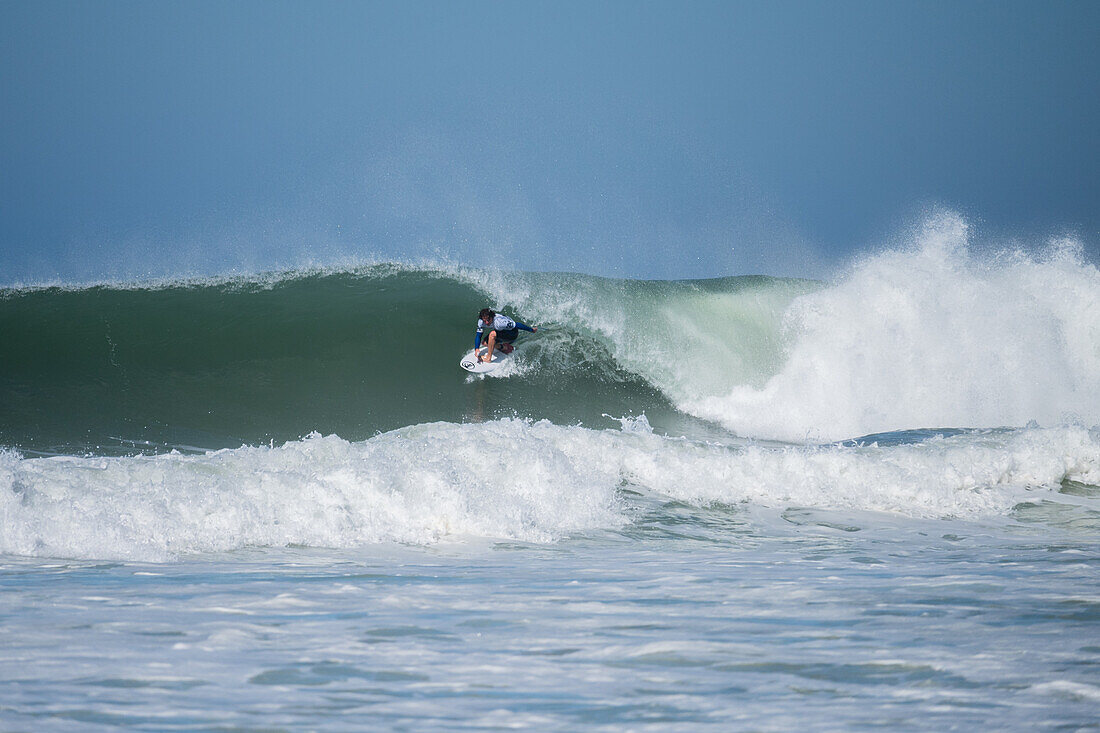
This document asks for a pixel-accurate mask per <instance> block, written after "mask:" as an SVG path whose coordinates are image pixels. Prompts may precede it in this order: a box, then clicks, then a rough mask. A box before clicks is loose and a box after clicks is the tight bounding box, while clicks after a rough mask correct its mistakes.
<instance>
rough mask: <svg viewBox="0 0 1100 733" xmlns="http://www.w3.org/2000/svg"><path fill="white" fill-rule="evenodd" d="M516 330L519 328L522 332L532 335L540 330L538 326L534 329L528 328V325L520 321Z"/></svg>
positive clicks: (517, 322)
mask: <svg viewBox="0 0 1100 733" xmlns="http://www.w3.org/2000/svg"><path fill="white" fill-rule="evenodd" d="M516 328H518V329H519V330H521V331H530V332H531V333H534V332H535V331H537V330H539V328H538V326H535V327H534V328H532V327H530V326H528V325H527V324H526V323H520V322H519V321H516Z"/></svg>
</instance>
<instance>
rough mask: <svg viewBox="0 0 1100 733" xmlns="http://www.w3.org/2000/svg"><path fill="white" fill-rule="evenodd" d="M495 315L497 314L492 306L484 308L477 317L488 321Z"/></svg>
mask: <svg viewBox="0 0 1100 733" xmlns="http://www.w3.org/2000/svg"><path fill="white" fill-rule="evenodd" d="M494 316H496V313H495V312H493V309H492V308H482V309H481V312H480V313H478V314H477V317H478V318H480V319H481V320H483V321H485V322H486V323H488V322H489V321H491V320H493V317H494Z"/></svg>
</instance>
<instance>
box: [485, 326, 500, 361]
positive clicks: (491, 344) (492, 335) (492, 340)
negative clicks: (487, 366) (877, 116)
mask: <svg viewBox="0 0 1100 733" xmlns="http://www.w3.org/2000/svg"><path fill="white" fill-rule="evenodd" d="M496 345H497V332H496V331H490V332H489V340H488V341H486V342H485V359H484V361H489V360H490V359H492V358H493V349H494V348H496Z"/></svg>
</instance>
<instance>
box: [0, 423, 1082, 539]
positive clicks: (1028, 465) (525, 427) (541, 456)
mask: <svg viewBox="0 0 1100 733" xmlns="http://www.w3.org/2000/svg"><path fill="white" fill-rule="evenodd" d="M640 424H641V421H640V420H636V421H634V422H633V423H632V425H633V426H637V425H640ZM625 425H626V423H624V426H625ZM1066 480H1073V481H1078V482H1081V483H1085V484H1098V483H1100V435H1097V434H1096V433H1095V432H1092V433H1090V432H1089V431H1088V430H1085V429H1084V428H1077V427H1063V428H1056V429H1026V430H1019V431H1009V432H982V433H972V434H964V435H957V436H953V437H948V438H933V439H930V440H926V441H924V442H920V443H915V444H908V445H895V446H880V445H877V444H870V445H824V446H787V447H771V446H763V445H757V444H751V443H749V444H743V445H718V444H713V443H706V442H699V441H691V440H686V439H682V438H669V437H665V436H661V435H657V434H654V433H652V432H648V431H646V430H637V429H632V430H629V431H626V432H624V431H621V430H592V429H588V428H584V427H579V426H559V425H554V424H551V423H549V422H547V421H540V422H534V423H532V422H528V421H524V420H516V419H507V420H500V421H495V422H489V423H482V424H455V423H429V424H424V425H417V426H412V427H408V428H403V429H401V430H397V431H393V432H391V433H386V434H382V435H378V436H376V437H374V438H371V439H369V440H366V441H361V442H349V441H346V440H343V439H341V438H339V437H336V436H324V437H322V436H320V435H312V436H309V437H307V438H304V439H302V440H298V441H292V442H289V443H286V444H285V445H282V446H278V447H264V446H259V447H242V448H239V449H227V450H221V451H216V452H211V453H207V454H205V455H181V454H176V453H173V454H165V455H159V456H133V457H125V458H110V457H91V458H80V457H53V458H21V457H20V456H18V455H17V454H14V453H10V452H9V453H4V454H0V553H10V554H22V555H37V556H58V557H72V558H128V559H143V560H164V559H169V558H172V557H175V556H179V555H181V554H187V553H202V552H221V551H229V550H234V549H238V548H242V547H246V546H285V545H307V546H320V547H354V546H360V545H364V544H370V543H378V542H402V543H411V544H430V543H433V542H437V541H439V540H441V539H443V538H448V537H449V538H457V539H461V538H463V537H482V538H491V539H514V540H522V541H532V542H548V541H554V540H556V539H560V538H562V537H565V536H567V535H570V534H573V533H577V532H584V531H590V530H615V529H617V528H620V527H622V526H624V525H626V524H628V523H629V522H630V521H631V518H632V516H634V513H635V512H636V511H637V510H638V508H639V507H638V506H637V505H636V503H635V502H636V501H638V500H632V499H630V498H629V497H630V496H631V494H629V493H627V494H624V493H623V492H622V491H621V489H622V488H624V487H628V488H630V489H632V491H633V492H636V493H640V494H641V495H642V496H643V497H648V499H642V501H658V502H661V501H666V500H669V499H672V500H676V501H681V502H688V503H691V504H696V505H716V504H717V505H738V504H751V505H757V506H762V507H773V508H778V509H783V508H786V507H790V506H798V507H820V508H827V509H854V510H863V511H884V512H893V513H896V514H899V515H903V516H909V517H926V518H937V517H955V518H964V519H968V518H977V517H989V516H1004V515H1006V514H1008V513H1010V512H1011V511H1012V509H1013V507H1014V506H1016V505H1017V504H1018V503H1020V502H1022V501H1029V500H1033V499H1035V498H1036V494H1035V492H1039V493H1040V495H1041V496H1042V497H1043V498H1047V499H1055V498H1058V497H1059V496H1060V495H1058V494H1057V493H1055V492H1056V490H1057V489H1058V487H1059V485H1060V484H1061V482H1063V481H1066ZM634 495H636V494H634ZM1081 500H1082V501H1084V500H1085V499H1081Z"/></svg>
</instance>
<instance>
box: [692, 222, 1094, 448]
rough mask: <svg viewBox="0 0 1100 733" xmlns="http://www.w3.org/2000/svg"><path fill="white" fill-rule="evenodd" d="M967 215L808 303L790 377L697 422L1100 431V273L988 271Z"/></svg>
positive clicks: (815, 430) (792, 433) (1071, 268)
mask: <svg viewBox="0 0 1100 733" xmlns="http://www.w3.org/2000/svg"><path fill="white" fill-rule="evenodd" d="M967 244H968V242H967V227H966V225H965V223H964V222H963V221H962V220H960V219H958V218H957V217H954V216H949V215H945V216H943V217H941V218H939V219H936V220H934V221H930V222H929V223H928V224H927V225H926V227H925V229H924V231H923V232H922V234H921V235H920V237H919V240H918V242H917V246H916V247H914V248H913V249H911V250H906V251H895V252H886V253H883V254H880V255H878V256H876V257H873V258H871V259H869V260H867V261H865V262H862V263H860V264H858V265H857V266H856V267H855V268H854V269H853V270H852V271H851V272H850V273H849V275H848V276H847V277H846V278H845V279H843V280H842V281H841V282H839V283H838V284H836V285H835V286H833V287H831V288H828V289H825V290H822V291H820V292H817V293H812V294H808V295H805V296H803V297H801V298H799V299H797V300H796V301H795V302H794V303H793V304H792V306H791V308H790V310H789V311H788V313H787V317H786V326H787V328H788V329H789V331H790V332H792V333H793V334H795V336H794V338H793V345H792V346H791V347H790V349H789V351H788V356H787V360H786V364H785V365H784V367H783V369H782V370H781V371H779V373H777V374H776V375H775V376H774V377H773V378H771V379H770V380H769V381H768V382H767V384H765V385H764V386H763V387H754V386H752V385H739V386H737V387H735V388H733V389H731V390H729V391H728V392H726V393H724V394H716V395H714V396H713V397H709V398H704V399H696V400H690V401H689V402H688V403H687V405H686V406H687V407H688V409H690V410H691V411H693V412H694V413H696V414H698V415H700V416H704V417H708V418H711V419H715V420H718V421H720V422H722V423H723V424H724V425H726V426H728V427H730V428H732V429H734V430H736V431H738V432H741V433H745V434H751V435H767V436H771V437H777V438H782V439H793V440H799V439H806V438H807V437H809V438H811V439H815V438H816V439H836V438H842V437H848V436H854V435H863V434H867V433H874V432H882V431H887V430H896V429H903V428H916V427H936V426H958V427H966V426H970V427H977V426H997V425H1023V424H1025V423H1027V422H1028V421H1030V420H1037V421H1040V422H1042V423H1045V424H1058V423H1059V422H1061V421H1062V420H1064V419H1066V418H1067V417H1076V418H1077V419H1081V420H1084V421H1086V422H1088V423H1089V424H1094V423H1096V422H1100V401H1098V400H1097V395H1098V394H1100V347H1098V346H1097V344H1100V273H1098V272H1097V270H1096V268H1094V267H1091V266H1089V265H1086V264H1084V263H1083V262H1082V261H1081V259H1080V255H1079V252H1078V251H1075V250H1074V249H1073V248H1066V247H1064V246H1063V247H1060V248H1057V249H1056V250H1054V251H1052V253H1051V254H1050V255H1049V256H1048V257H1046V258H1044V259H1034V258H1031V257H1027V256H1025V255H1022V254H1019V253H1009V254H1001V255H999V256H995V257H991V258H987V259H979V258H978V257H976V256H974V255H972V254H971V253H970V251H969V250H968V247H967Z"/></svg>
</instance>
